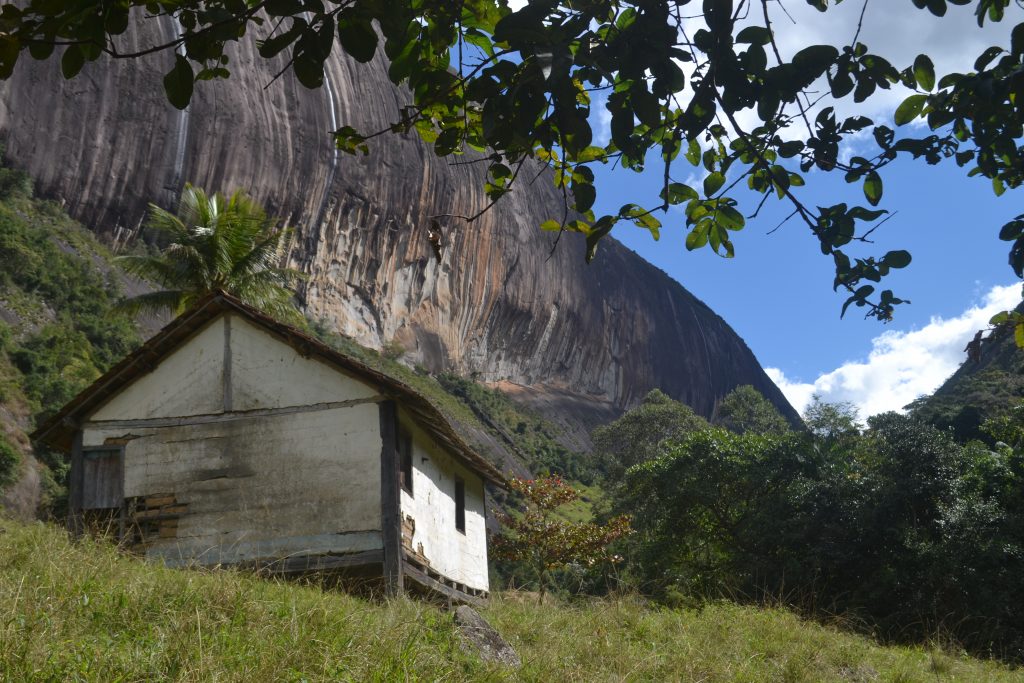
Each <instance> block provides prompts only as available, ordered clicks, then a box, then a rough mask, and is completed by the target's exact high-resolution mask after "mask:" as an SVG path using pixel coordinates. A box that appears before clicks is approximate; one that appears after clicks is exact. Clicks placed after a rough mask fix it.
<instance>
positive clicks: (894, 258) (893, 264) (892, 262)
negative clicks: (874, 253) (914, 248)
mask: <svg viewBox="0 0 1024 683" xmlns="http://www.w3.org/2000/svg"><path fill="white" fill-rule="evenodd" d="M882 260H883V261H885V264H886V265H887V266H889V267H890V268H906V267H907V266H909V265H910V252H909V251H906V250H905V249H898V250H896V251H890V252H889V253H887V254H886V255H885V256H884V257H883V258H882Z"/></svg>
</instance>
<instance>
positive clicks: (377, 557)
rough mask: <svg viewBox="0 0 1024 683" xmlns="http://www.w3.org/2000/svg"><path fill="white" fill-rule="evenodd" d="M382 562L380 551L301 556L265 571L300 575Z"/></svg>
mask: <svg viewBox="0 0 1024 683" xmlns="http://www.w3.org/2000/svg"><path fill="white" fill-rule="evenodd" d="M383 560H384V554H383V552H382V551H380V550H366V551H364V552H359V553H348V554H346V555H301V556H299V557H288V558H285V559H283V560H278V561H277V562H272V563H270V564H269V565H268V566H267V569H269V570H270V571H273V572H275V573H281V574H302V573H305V572H317V571H331V570H335V569H352V568H355V567H365V566H369V565H380V564H381V563H382V562H383Z"/></svg>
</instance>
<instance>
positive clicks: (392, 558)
mask: <svg viewBox="0 0 1024 683" xmlns="http://www.w3.org/2000/svg"><path fill="white" fill-rule="evenodd" d="M380 438H381V451H380V522H381V539H382V540H383V542H384V590H385V592H386V593H387V594H388V595H397V594H398V593H400V592H401V591H402V590H403V588H404V581H403V577H402V529H401V523H402V516H401V514H400V510H399V505H400V498H399V493H398V468H399V462H398V448H397V447H396V446H397V443H398V408H397V406H396V405H395V402H394V401H381V403H380Z"/></svg>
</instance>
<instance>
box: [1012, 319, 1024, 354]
mask: <svg viewBox="0 0 1024 683" xmlns="http://www.w3.org/2000/svg"><path fill="white" fill-rule="evenodd" d="M1013 340H1014V341H1015V342H1017V348H1018V349H1024V323H1017V327H1015V328H1014V329H1013Z"/></svg>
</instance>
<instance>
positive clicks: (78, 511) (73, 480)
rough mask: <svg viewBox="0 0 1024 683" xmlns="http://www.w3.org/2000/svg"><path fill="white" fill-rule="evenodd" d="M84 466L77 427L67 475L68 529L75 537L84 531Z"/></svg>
mask: <svg viewBox="0 0 1024 683" xmlns="http://www.w3.org/2000/svg"><path fill="white" fill-rule="evenodd" d="M84 468H85V462H84V457H83V454H82V430H81V429H78V430H76V431H75V435H74V436H73V437H72V441H71V472H70V474H69V475H68V531H70V532H71V534H72V535H73V536H76V537H77V536H81V535H82V533H83V532H84V531H85V522H84V520H83V519H82V494H83V487H84V483H85V482H84V480H83V478H82V475H83V473H84Z"/></svg>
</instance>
